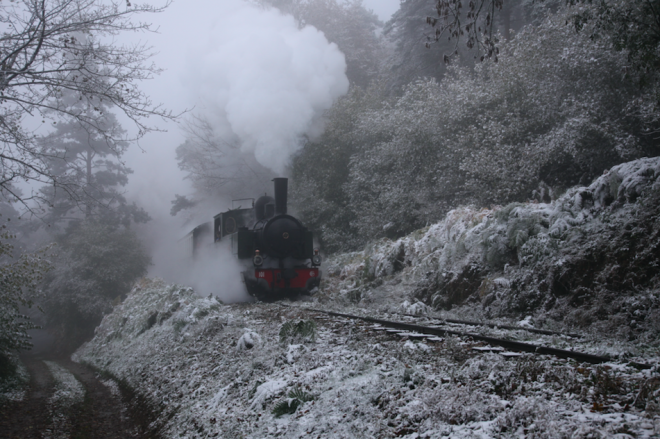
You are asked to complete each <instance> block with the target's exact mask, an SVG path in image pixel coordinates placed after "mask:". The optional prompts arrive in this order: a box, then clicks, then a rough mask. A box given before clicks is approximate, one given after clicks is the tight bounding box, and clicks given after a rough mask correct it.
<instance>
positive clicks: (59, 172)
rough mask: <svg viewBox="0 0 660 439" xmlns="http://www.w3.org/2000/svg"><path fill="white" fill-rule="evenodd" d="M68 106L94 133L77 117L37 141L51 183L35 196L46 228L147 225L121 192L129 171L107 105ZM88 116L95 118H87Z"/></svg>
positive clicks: (124, 146)
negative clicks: (74, 223)
mask: <svg viewBox="0 0 660 439" xmlns="http://www.w3.org/2000/svg"><path fill="white" fill-rule="evenodd" d="M68 100H69V101H73V104H72V105H71V106H70V111H72V112H75V113H76V114H78V115H80V114H83V113H86V114H87V116H85V117H94V118H95V119H96V120H97V124H98V127H99V130H88V129H87V128H86V127H85V126H84V125H83V124H81V123H80V122H79V117H80V116H77V117H65V118H62V119H60V121H59V122H58V123H56V124H55V130H54V131H53V132H52V133H51V134H49V135H47V136H45V137H43V138H42V139H41V144H42V150H43V154H44V156H47V157H50V159H49V160H48V168H49V173H50V174H51V175H53V176H54V178H55V179H56V181H57V184H55V185H52V186H48V187H45V188H43V189H42V190H41V191H42V193H43V196H44V198H45V199H46V200H48V202H49V204H50V206H51V209H50V211H49V213H48V215H47V219H48V220H49V221H50V222H51V223H61V222H65V223H67V222H69V221H71V220H80V219H85V220H92V219H94V220H97V221H103V222H107V223H112V224H123V225H124V226H128V225H130V223H131V222H136V223H141V222H146V221H148V220H149V216H148V214H147V213H146V212H145V211H144V210H143V209H141V208H139V207H137V206H136V205H135V204H129V203H128V202H127V201H126V198H125V197H124V196H123V194H122V192H121V190H120V189H121V187H123V186H125V185H126V184H127V183H128V175H129V174H130V173H131V172H132V171H131V170H130V169H129V168H127V167H126V166H125V165H124V164H123V163H122V161H121V158H122V155H123V154H124V153H125V152H126V150H127V148H128V146H129V144H128V142H126V141H121V140H117V139H119V138H121V137H122V136H123V131H124V130H123V129H122V128H121V126H120V125H119V122H118V121H117V118H116V116H115V115H114V114H113V113H112V112H111V111H110V108H109V106H108V105H107V104H105V103H103V102H100V103H98V104H96V106H94V107H92V106H91V105H90V104H89V103H88V102H85V101H77V102H76V101H75V100H74V99H73V97H72V96H68ZM91 113H95V114H94V115H93V116H92V115H91Z"/></svg>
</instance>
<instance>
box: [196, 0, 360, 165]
mask: <svg viewBox="0 0 660 439" xmlns="http://www.w3.org/2000/svg"><path fill="white" fill-rule="evenodd" d="M221 4H222V6H221V7H220V9H221V11H220V12H221V15H219V16H218V17H217V19H215V20H214V23H213V25H212V28H211V29H210V35H209V37H208V40H207V41H198V42H195V47H196V49H195V50H194V51H192V52H191V53H190V59H189V62H188V64H187V65H188V66H189V73H188V75H187V76H188V78H187V80H186V82H187V83H188V84H189V85H190V86H191V87H192V88H193V90H194V92H195V93H196V95H197V98H198V100H199V102H201V105H200V107H201V110H202V111H205V113H206V115H207V117H208V118H209V120H211V122H212V123H214V124H216V126H217V129H218V132H222V133H223V135H225V136H230V137H231V138H233V139H234V140H239V142H240V144H241V148H242V149H243V151H246V152H252V153H254V155H255V157H256V159H257V161H258V162H259V163H261V164H262V165H263V166H265V167H267V168H270V169H272V170H273V171H275V172H276V173H282V172H283V171H284V169H285V167H286V165H287V163H288V161H289V157H290V156H291V154H293V153H294V152H295V151H296V150H297V149H298V148H299V147H300V137H301V136H302V135H308V136H312V137H313V136H315V135H318V134H320V131H321V129H322V126H321V123H320V116H321V115H322V113H323V112H324V111H325V110H327V109H328V108H330V107H331V106H332V104H333V102H334V101H335V99H337V98H338V97H340V96H341V95H343V94H345V93H346V92H347V90H348V79H347V77H346V74H345V72H346V61H345V59H344V55H343V54H342V53H341V52H340V51H339V49H338V48H337V46H336V45H335V44H334V43H329V42H328V41H327V40H326V38H325V36H324V35H323V33H322V32H320V31H318V30H317V29H316V28H314V27H311V26H305V27H304V28H302V29H300V28H299V27H298V26H297V24H296V22H295V20H294V19H293V17H291V16H290V15H283V14H282V13H280V12H279V11H278V10H276V9H272V8H271V9H269V8H266V9H264V8H257V7H255V6H252V5H249V4H247V3H245V2H243V1H240V0H229V1H223V2H222V3H221Z"/></svg>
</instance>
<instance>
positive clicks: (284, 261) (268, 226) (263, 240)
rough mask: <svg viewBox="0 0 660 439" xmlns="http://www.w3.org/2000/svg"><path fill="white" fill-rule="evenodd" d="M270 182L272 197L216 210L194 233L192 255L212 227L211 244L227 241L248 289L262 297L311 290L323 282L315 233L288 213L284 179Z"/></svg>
mask: <svg viewBox="0 0 660 439" xmlns="http://www.w3.org/2000/svg"><path fill="white" fill-rule="evenodd" d="M273 182H274V197H271V196H268V195H264V196H261V197H260V198H258V199H257V200H256V201H254V200H253V199H248V200H251V201H252V207H249V208H238V209H232V210H228V211H226V212H222V213H219V214H218V215H216V216H215V217H214V218H213V223H212V226H211V224H210V223H207V224H203V225H201V226H198V227H196V228H195V230H193V232H192V238H193V254H194V252H195V249H197V248H198V247H199V245H201V244H200V243H201V240H203V239H205V238H206V237H208V236H209V235H210V233H209V232H210V231H211V230H209V229H211V227H212V231H213V237H214V242H215V243H220V242H224V241H226V240H230V241H231V247H232V252H233V253H234V255H235V256H236V257H237V258H238V259H239V261H241V262H242V264H243V266H244V270H243V271H242V272H241V276H242V279H243V282H244V283H245V286H246V289H247V291H248V293H250V294H251V295H252V296H254V297H256V298H257V299H259V300H264V301H267V300H276V299H278V298H281V297H284V296H296V295H299V294H309V293H310V292H312V291H313V290H314V289H315V288H316V287H318V286H319V284H320V281H321V270H320V269H319V266H320V265H321V256H320V255H319V251H318V249H315V248H314V236H313V233H312V232H311V231H310V230H308V229H307V228H306V227H304V226H303V224H302V223H301V222H300V220H298V219H297V218H295V217H294V216H292V215H289V214H288V213H287V187H288V180H287V179H286V178H275V179H273ZM242 201H245V200H242Z"/></svg>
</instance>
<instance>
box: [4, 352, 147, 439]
mask: <svg viewBox="0 0 660 439" xmlns="http://www.w3.org/2000/svg"><path fill="white" fill-rule="evenodd" d="M22 360H23V363H24V364H25V366H26V367H27V369H28V372H29V373H30V389H29V391H28V392H27V394H26V396H25V398H24V400H23V401H19V402H8V403H6V404H4V405H0V438H1V439H5V438H6V439H43V438H44V437H52V436H53V433H55V436H58V437H59V436H61V432H56V431H53V430H52V422H51V413H50V410H49V404H48V401H49V399H50V398H51V396H52V395H53V393H54V384H55V383H54V379H53V376H52V375H51V373H50V370H49V369H48V366H46V364H45V363H44V362H43V361H42V360H41V359H38V358H34V357H29V356H25V357H23V358H22ZM49 360H51V361H54V362H55V363H57V364H59V365H60V366H62V367H63V368H65V369H67V370H68V371H69V372H71V373H72V374H73V375H74V376H75V377H76V379H77V380H78V381H79V382H80V383H81V384H82V385H83V387H84V388H85V397H84V400H83V401H82V402H81V403H77V404H74V405H73V406H72V407H70V409H69V410H66V413H65V415H66V416H67V417H68V418H69V419H68V422H67V424H68V425H69V426H70V432H69V434H68V435H67V437H70V438H72V439H129V438H139V439H147V438H149V439H158V438H159V436H158V434H157V433H155V432H153V431H149V428H148V413H147V412H148V410H145V409H144V407H135V404H136V402H135V401H134V402H132V403H131V404H130V405H131V409H130V413H129V409H128V404H124V403H123V402H122V397H121V395H114V394H113V393H112V392H111V391H110V389H109V388H108V387H107V386H106V385H104V384H103V383H101V381H99V380H98V379H97V378H96V373H95V372H94V371H92V370H91V369H89V368H87V367H86V366H84V365H81V364H78V363H74V362H73V361H71V360H70V359H63V358H57V359H49ZM131 415H134V416H133V417H132V416H131ZM58 433H60V434H58Z"/></svg>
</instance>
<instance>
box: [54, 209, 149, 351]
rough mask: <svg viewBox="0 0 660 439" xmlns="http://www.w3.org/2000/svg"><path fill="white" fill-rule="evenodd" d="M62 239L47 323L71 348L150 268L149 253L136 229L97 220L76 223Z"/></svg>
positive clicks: (89, 332)
mask: <svg viewBox="0 0 660 439" xmlns="http://www.w3.org/2000/svg"><path fill="white" fill-rule="evenodd" d="M58 244H59V245H58V256H57V258H56V260H55V261H54V268H53V270H52V271H51V272H50V273H48V275H47V276H46V279H45V282H44V292H45V297H44V298H43V307H44V311H45V312H46V319H47V324H48V327H49V328H50V329H51V330H52V331H54V332H55V335H56V336H57V338H58V340H59V343H60V348H62V349H65V350H66V349H69V348H76V347H77V346H78V345H79V344H80V343H81V342H82V341H84V340H85V339H86V338H88V337H90V336H92V335H93V330H94V327H96V325H98V323H99V322H100V321H101V318H102V317H103V315H104V314H105V313H108V312H110V311H111V310H112V304H113V302H115V303H118V302H120V301H121V299H122V297H125V295H126V294H127V293H128V292H129V291H130V288H131V285H132V284H133V282H134V281H135V280H137V279H138V278H140V277H141V276H143V275H144V274H145V273H146V271H147V268H148V266H149V264H150V258H149V256H148V254H147V253H146V252H145V249H144V248H143V247H142V245H141V243H140V241H139V240H138V238H137V236H136V235H135V233H133V232H132V231H131V230H129V229H125V228H116V227H112V226H110V225H107V224H103V223H100V222H94V221H87V222H83V223H77V224H75V225H73V226H72V227H71V228H70V229H69V230H68V231H67V233H66V234H65V235H63V236H62V237H61V238H60V241H59V243H58Z"/></svg>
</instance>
